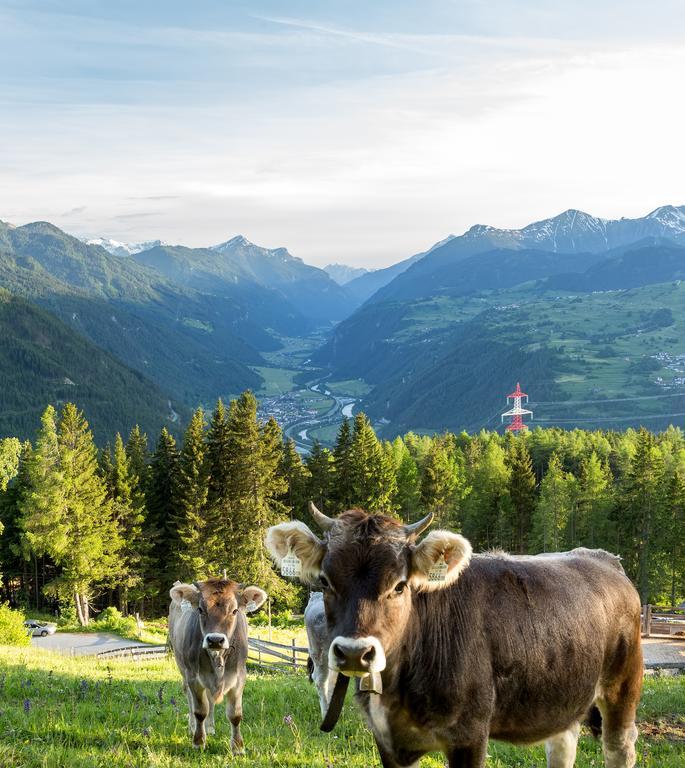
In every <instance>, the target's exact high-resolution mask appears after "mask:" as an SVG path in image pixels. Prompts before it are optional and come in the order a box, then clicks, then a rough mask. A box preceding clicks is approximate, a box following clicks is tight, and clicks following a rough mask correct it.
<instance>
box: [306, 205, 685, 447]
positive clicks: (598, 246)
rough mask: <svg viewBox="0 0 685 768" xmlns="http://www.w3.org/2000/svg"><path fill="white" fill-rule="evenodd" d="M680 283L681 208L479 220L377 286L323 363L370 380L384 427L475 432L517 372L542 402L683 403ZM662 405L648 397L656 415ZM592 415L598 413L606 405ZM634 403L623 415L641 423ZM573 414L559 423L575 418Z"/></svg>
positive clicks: (684, 267) (372, 407) (684, 234)
mask: <svg viewBox="0 0 685 768" xmlns="http://www.w3.org/2000/svg"><path fill="white" fill-rule="evenodd" d="M368 277H369V276H365V277H364V278H361V279H365V278H368ZM683 279H685V207H680V208H676V207H673V206H664V207H661V208H658V209H656V210H655V211H653V212H652V213H650V214H648V215H647V216H645V217H643V218H640V219H619V220H615V221H610V220H604V219H598V218H595V217H591V216H589V215H588V214H584V213H582V212H578V211H567V212H565V213H564V214H561V215H560V216H557V217H554V218H553V219H547V220H544V221H540V222H536V223H534V224H531V225H529V226H527V227H524V228H523V229H521V230H498V229H495V228H492V227H485V226H476V227H472V228H471V229H469V230H468V231H467V232H466V233H465V234H464V235H462V236H460V237H456V238H452V239H450V240H449V241H448V242H446V243H444V244H442V245H439V246H438V247H436V248H434V249H432V250H431V251H430V252H429V253H427V254H425V255H424V256H423V257H422V258H418V259H415V260H414V261H413V263H412V264H410V265H409V267H408V268H406V269H403V270H402V271H401V272H400V273H399V274H398V275H397V276H396V277H395V278H394V279H393V280H392V281H391V282H390V283H388V284H387V285H385V286H384V287H381V288H380V289H379V290H378V291H377V292H376V293H375V294H374V295H373V296H372V297H371V298H370V299H369V300H367V301H366V303H365V304H364V305H363V306H361V307H360V308H359V309H358V310H356V311H355V312H354V313H353V314H352V315H351V316H350V317H349V318H347V319H346V320H345V321H343V322H342V323H340V324H339V325H338V326H337V327H336V328H335V329H334V331H333V332H332V334H331V337H330V340H329V341H328V343H327V344H326V345H325V346H324V347H323V348H322V349H321V350H319V352H318V353H317V355H316V356H315V359H316V360H317V361H318V362H319V363H321V364H324V365H326V366H328V367H329V368H330V370H331V373H332V376H333V378H341V379H343V378H344V379H347V378H356V377H360V378H363V379H364V380H365V381H366V382H367V383H368V384H371V385H372V387H373V389H372V391H371V392H370V394H369V395H368V396H367V397H366V398H365V399H364V402H363V404H362V405H363V407H364V408H365V409H367V410H368V412H369V413H370V414H371V415H372V416H373V417H375V418H376V419H381V418H382V419H385V420H388V421H389V424H388V425H387V428H386V430H385V432H386V434H396V433H397V432H401V431H402V430H406V429H443V428H445V427H450V428H455V429H458V428H461V427H465V428H469V429H478V428H480V426H483V425H484V424H485V423H486V422H488V420H489V419H490V416H489V415H488V412H489V411H491V409H496V408H497V403H498V402H500V400H501V397H502V392H504V390H505V384H506V382H507V381H508V380H509V379H511V382H512V383H511V386H513V384H514V383H515V381H516V380H518V379H519V378H521V380H522V381H532V382H533V383H534V385H535V397H536V398H540V399H542V400H554V401H560V400H563V399H564V398H568V397H569V394H568V392H569V391H570V392H571V393H572V397H574V398H580V399H583V398H584V399H587V400H589V401H590V402H593V399H595V398H599V399H602V397H605V398H611V397H612V396H613V397H618V396H619V395H620V394H621V393H622V392H623V390H624V389H625V388H626V387H627V388H628V389H630V391H632V392H633V393H635V392H637V393H639V394H653V393H658V392H659V391H662V390H661V389H660V388H661V387H667V388H669V389H670V391H671V392H673V391H674V388H675V390H676V391H678V388H679V387H682V388H683V405H685V376H681V378H680V379H678V378H677V376H676V378H675V379H674V378H673V377H674V373H673V371H676V372H677V370H680V369H679V368H678V365H677V364H676V363H675V362H672V361H679V360H681V358H682V349H681V346H680V345H681V344H682V338H685V326H683V327H681V325H682V323H681V322H680V317H681V316H683V309H684V302H685V288H682V286H681V282H680V281H681V280H683ZM353 285H354V281H353V282H352V283H351V284H350V285H349V286H348V290H349V289H350V288H351V287H352V286H353ZM683 285H685V283H683ZM583 296H585V297H586V298H583ZM586 302H589V303H586ZM674 323H675V325H674ZM672 326H673V327H672ZM658 355H660V357H658V359H657V356H658ZM679 356H680V357H679ZM669 361H671V362H669ZM680 366H681V367H682V362H681V363H680ZM604 371H606V372H607V373H606V379H605V378H604V376H605V374H604ZM567 379H568V381H569V382H572V384H571V385H566V384H564V382H565V381H566V380H567ZM681 379H682V381H681ZM671 381H674V382H675V383H674V384H671V383H670V382H671ZM679 382H680V383H679ZM569 387H570V389H569ZM646 402H648V403H649V402H650V401H646ZM666 403H667V401H664V403H663V404H662V403H658V402H656V403H651V405H652V406H653V413H659V412H662V411H664V407H666ZM671 405H672V403H671ZM662 406H664V407H662ZM586 410H587V409H586ZM605 411H606V413H607V417H609V416H610V415H611V414H612V413H613V414H618V413H620V412H621V411H620V407H619V405H617V406H616V408H614V406H613V405H611V406H607V408H606V409H605ZM588 412H590V413H591V415H594V416H596V417H597V418H600V416H601V415H602V407H601V406H600V407H599V410H598V409H594V411H593V409H592V408H590V409H589V411H588ZM639 412H640V409H637V410H635V419H634V421H633V422H631V421H630V419H629V420H628V422H626V423H636V424H637V423H640V422H639ZM621 413H622V412H621ZM490 415H491V414H490ZM556 415H557V416H558V414H556ZM566 415H567V417H568V418H567V420H566V422H564V421H562V423H569V424H571V423H574V422H573V419H574V418H579V415H578V414H577V413H574V411H573V409H570V410H569V411H568V413H567V414H566ZM582 415H583V414H582V413H581V416H582ZM620 418H622V416H621V417H620ZM631 418H632V417H631ZM581 423H584V422H581ZM597 423H599V422H597ZM617 423H619V424H621V425H623V423H622V422H620V421H619V422H617ZM655 423H656V422H655ZM650 424H651V422H650ZM652 426H654V424H652Z"/></svg>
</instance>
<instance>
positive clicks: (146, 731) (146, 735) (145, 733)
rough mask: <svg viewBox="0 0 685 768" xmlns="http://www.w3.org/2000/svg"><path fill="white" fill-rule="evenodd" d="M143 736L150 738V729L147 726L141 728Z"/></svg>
mask: <svg viewBox="0 0 685 768" xmlns="http://www.w3.org/2000/svg"><path fill="white" fill-rule="evenodd" d="M143 737H144V738H146V739H149V738H150V729H149V728H147V727H145V728H143Z"/></svg>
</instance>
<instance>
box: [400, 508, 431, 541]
mask: <svg viewBox="0 0 685 768" xmlns="http://www.w3.org/2000/svg"><path fill="white" fill-rule="evenodd" d="M433 517H434V515H433V513H432V512H429V513H428V514H427V515H426V516H425V517H423V518H421V520H419V521H418V522H417V523H410V524H409V525H405V526H404V530H405V531H406V533H407V534H408V535H413V536H418V535H419V534H421V533H423V532H424V531H425V530H426V528H428V526H429V525H430V524H431V523H432V522H433Z"/></svg>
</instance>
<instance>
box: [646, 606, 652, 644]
mask: <svg viewBox="0 0 685 768" xmlns="http://www.w3.org/2000/svg"><path fill="white" fill-rule="evenodd" d="M651 635H652V606H651V605H650V604H649V603H647V605H646V606H645V637H651Z"/></svg>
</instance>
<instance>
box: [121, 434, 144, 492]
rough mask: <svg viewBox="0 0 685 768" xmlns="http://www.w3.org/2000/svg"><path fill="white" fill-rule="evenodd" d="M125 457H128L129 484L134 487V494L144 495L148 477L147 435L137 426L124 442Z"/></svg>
mask: <svg viewBox="0 0 685 768" xmlns="http://www.w3.org/2000/svg"><path fill="white" fill-rule="evenodd" d="M126 456H127V457H128V468H129V472H130V474H131V478H132V480H131V482H132V483H133V485H134V486H135V489H136V493H142V494H145V491H146V490H147V483H148V475H149V464H148V462H149V455H148V447H147V435H146V434H145V433H144V432H141V431H140V427H139V426H138V425H137V424H136V425H135V426H134V427H133V429H132V430H131V432H130V433H129V436H128V441H127V442H126ZM133 478H135V480H134V479H133Z"/></svg>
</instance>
